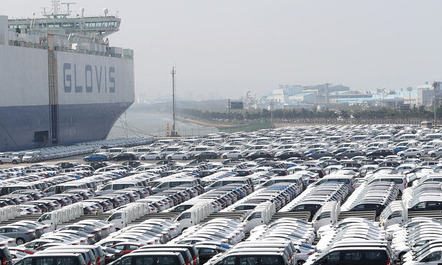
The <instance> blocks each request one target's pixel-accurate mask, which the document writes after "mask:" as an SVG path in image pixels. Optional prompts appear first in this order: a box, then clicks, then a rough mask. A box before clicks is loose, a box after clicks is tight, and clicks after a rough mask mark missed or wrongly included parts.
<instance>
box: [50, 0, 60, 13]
mask: <svg viewBox="0 0 442 265" xmlns="http://www.w3.org/2000/svg"><path fill="white" fill-rule="evenodd" d="M52 8H53V9H54V10H53V12H54V15H57V14H58V12H59V10H60V0H52Z"/></svg>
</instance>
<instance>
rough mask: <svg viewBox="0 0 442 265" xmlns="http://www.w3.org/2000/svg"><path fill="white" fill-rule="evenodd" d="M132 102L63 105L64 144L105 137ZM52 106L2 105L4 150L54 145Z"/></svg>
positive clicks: (61, 136)
mask: <svg viewBox="0 0 442 265" xmlns="http://www.w3.org/2000/svg"><path fill="white" fill-rule="evenodd" d="M131 104H132V103H107V104H106V103H103V104H78V105H60V106H59V118H60V119H59V135H58V136H59V138H58V139H59V140H58V144H60V145H70V144H75V143H81V142H88V141H95V140H104V139H106V137H107V135H108V134H109V131H110V130H111V129H112V127H113V125H114V124H115V122H116V121H117V120H118V118H119V117H120V116H121V114H122V113H124V111H126V110H127V109H128V108H129V107H130V105H131ZM50 126H51V115H50V108H49V106H19V107H18V106H12V107H0V150H3V151H16V150H25V149H33V148H41V147H47V146H51V142H50V138H49V137H50Z"/></svg>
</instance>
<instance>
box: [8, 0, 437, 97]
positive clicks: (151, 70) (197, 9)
mask: <svg viewBox="0 0 442 265" xmlns="http://www.w3.org/2000/svg"><path fill="white" fill-rule="evenodd" d="M62 2H63V1H62ZM65 2H67V1H65ZM75 2H76V3H77V5H75V6H73V7H72V8H71V9H72V10H75V11H76V12H78V10H80V8H81V7H84V8H85V9H86V12H85V14H86V15H97V14H102V10H103V8H105V7H106V8H108V9H109V14H111V15H113V14H116V12H117V11H118V16H119V17H121V18H122V24H121V29H120V32H118V33H116V34H114V35H112V36H111V37H110V38H109V39H110V44H111V45H112V46H121V47H125V48H132V49H134V50H135V82H136V91H137V94H138V95H140V94H141V93H144V95H145V96H147V97H149V98H157V97H159V96H167V97H169V95H171V75H170V70H171V68H172V66H174V65H175V66H176V68H177V91H178V92H177V94H178V97H188V96H193V97H194V98H203V99H207V98H209V97H210V98H213V97H215V98H221V97H222V98H227V97H229V98H239V97H241V96H244V95H245V93H246V92H247V91H249V90H250V91H252V92H253V93H257V94H258V95H264V94H266V93H269V92H270V91H271V90H272V89H275V88H277V87H278V85H279V84H300V85H314V84H322V83H326V82H329V83H333V84H343V85H347V86H349V87H350V88H351V89H354V90H360V91H365V90H368V89H376V88H406V87H409V86H412V87H416V86H418V85H421V84H423V83H424V82H425V81H430V82H431V81H435V80H442V1H441V0H394V1H393V0H392V1H389V0H370V1H362V0H271V1H270V0H155V1H154V0H143V1H134V0H126V1H122V0H89V1H86V0H76V1H75ZM45 6H51V1H50V0H14V1H12V0H0V14H4V15H8V16H10V17H16V18H21V17H31V16H32V14H33V13H34V12H35V13H36V16H40V15H41V12H42V11H43V7H45Z"/></svg>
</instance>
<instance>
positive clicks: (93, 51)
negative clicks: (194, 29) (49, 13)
mask: <svg viewBox="0 0 442 265" xmlns="http://www.w3.org/2000/svg"><path fill="white" fill-rule="evenodd" d="M63 19H65V18H56V19H55V20H54V21H55V23H57V21H58V22H59V23H63ZM112 19H113V21H114V22H113V24H112V23H111V22H109V21H112ZM112 19H110V18H109V17H96V18H95V19H94V20H90V21H98V22H97V23H95V22H94V24H92V23H91V25H99V27H110V26H109V25H111V27H114V30H115V28H117V26H119V19H115V18H112ZM60 21H61V22H60ZM84 21H87V20H83V22H82V23H83V24H82V25H81V27H85V22H84ZM102 21H108V22H106V24H105V22H102ZM117 22H118V24H116V23H117ZM14 23H15V24H14ZM27 23H31V24H32V23H34V25H35V24H36V23H38V21H30V22H29V21H11V20H8V18H7V17H6V16H0V91H1V97H0V151H14V150H24V149H31V148H40V147H48V146H54V145H68V144H75V143H80V142H87V141H94V140H103V139H105V138H106V137H107V135H108V133H109V131H110V130H111V128H112V126H113V125H114V123H115V122H116V121H117V119H118V118H119V117H120V116H121V114H122V113H124V112H125V111H126V110H127V108H129V107H130V105H131V104H132V103H133V102H134V98H135V94H134V66H133V51H132V50H128V49H127V50H124V49H121V48H114V47H109V46H108V44H107V41H106V42H104V41H103V40H100V41H99V42H98V41H96V38H92V39H93V41H89V39H88V38H86V37H84V36H82V37H78V36H76V35H74V34H72V33H69V32H68V33H66V32H64V33H66V34H59V33H58V32H53V31H50V30H49V31H46V32H44V34H42V32H41V31H40V32H39V34H30V33H29V32H30V31H28V28H29V24H27ZM23 25H25V26H23ZM26 25H27V26H26ZM74 26H75V25H74ZM74 26H73V27H74ZM77 26H78V24H77ZM86 26H87V25H86ZM23 27H25V29H23ZM26 27H28V28H26ZM89 28H92V27H89ZM101 32H103V31H101ZM67 34H69V36H68V37H67ZM101 34H102V33H101ZM42 36H43V37H42ZM101 37H102V36H101Z"/></svg>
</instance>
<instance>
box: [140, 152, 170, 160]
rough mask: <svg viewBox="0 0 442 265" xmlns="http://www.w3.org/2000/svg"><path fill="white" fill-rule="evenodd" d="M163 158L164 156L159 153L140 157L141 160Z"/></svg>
mask: <svg viewBox="0 0 442 265" xmlns="http://www.w3.org/2000/svg"><path fill="white" fill-rule="evenodd" d="M163 158H164V154H162V153H160V152H150V153H147V154H143V155H140V159H141V160H160V159H163Z"/></svg>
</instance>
